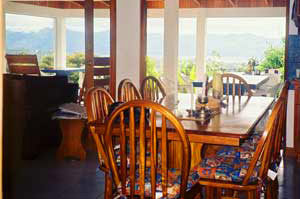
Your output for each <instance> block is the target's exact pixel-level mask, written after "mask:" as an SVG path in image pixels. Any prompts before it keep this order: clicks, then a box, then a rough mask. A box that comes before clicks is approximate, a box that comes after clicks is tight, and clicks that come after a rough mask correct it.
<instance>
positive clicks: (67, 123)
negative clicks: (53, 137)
mask: <svg viewBox="0 0 300 199" xmlns="http://www.w3.org/2000/svg"><path fill="white" fill-rule="evenodd" d="M84 124H85V120H83V119H60V120H59V125H60V129H61V132H62V141H61V144H60V146H59V148H58V150H57V154H56V157H57V159H58V160H63V159H64V158H65V157H73V158H76V159H79V160H85V157H86V152H85V150H84V148H83V147H82V143H81V135H82V130H83V128H84Z"/></svg>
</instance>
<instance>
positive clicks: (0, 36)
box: [0, 1, 4, 199]
mask: <svg viewBox="0 0 300 199" xmlns="http://www.w3.org/2000/svg"><path fill="white" fill-rule="evenodd" d="M0 27H1V29H0V64H3V63H4V28H3V27H4V12H3V1H1V2H0ZM3 68H4V67H0V121H1V122H0V177H1V178H0V199H2V197H3V190H2V143H3V142H2V140H3V128H2V125H3V124H2V121H3V116H2V113H3Z"/></svg>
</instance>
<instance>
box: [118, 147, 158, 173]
mask: <svg viewBox="0 0 300 199" xmlns="http://www.w3.org/2000/svg"><path fill="white" fill-rule="evenodd" d="M127 146H129V145H127ZM114 152H115V160H116V163H117V165H118V166H121V158H120V145H116V146H115V147H114ZM129 153H130V151H129V149H127V168H129V167H130V158H129ZM136 155H137V157H138V156H139V151H137V153H136ZM150 158H151V153H150V146H149V147H148V145H147V148H146V167H150V165H151V159H150ZM157 162H158V165H161V153H160V151H158V153H157ZM138 164H139V158H137V162H136V165H138Z"/></svg>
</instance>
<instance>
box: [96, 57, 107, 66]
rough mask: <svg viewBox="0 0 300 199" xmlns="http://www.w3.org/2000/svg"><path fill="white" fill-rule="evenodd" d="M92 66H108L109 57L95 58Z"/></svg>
mask: <svg viewBox="0 0 300 199" xmlns="http://www.w3.org/2000/svg"><path fill="white" fill-rule="evenodd" d="M94 65H95V66H109V65H110V58H109V57H95V58H94Z"/></svg>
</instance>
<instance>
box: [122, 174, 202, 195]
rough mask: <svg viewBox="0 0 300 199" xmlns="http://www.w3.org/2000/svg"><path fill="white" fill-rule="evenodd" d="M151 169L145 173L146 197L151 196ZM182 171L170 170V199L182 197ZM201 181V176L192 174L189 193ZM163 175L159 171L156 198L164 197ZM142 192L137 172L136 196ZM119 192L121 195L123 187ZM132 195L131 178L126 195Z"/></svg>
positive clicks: (188, 187) (188, 186) (189, 181)
mask: <svg viewBox="0 0 300 199" xmlns="http://www.w3.org/2000/svg"><path fill="white" fill-rule="evenodd" d="M150 172H151V170H150V168H146V171H145V176H146V177H145V196H146V197H150V196H151V178H150ZM180 174H181V171H180V170H179V169H174V168H172V169H169V170H168V198H169V199H171V198H178V197H179V195H180V184H181V175H180ZM198 180H199V175H198V174H197V173H195V172H191V173H190V175H189V179H188V185H187V191H189V190H190V189H191V188H192V187H193V185H195V184H197V182H198ZM161 183H162V175H161V170H160V169H157V175H156V198H160V199H162V198H164V197H162V187H161ZM139 191H140V182H139V172H138V171H137V172H136V183H135V194H136V195H138V194H139ZM118 192H119V193H121V187H118ZM129 193H130V181H129V177H128V178H127V182H126V195H129ZM121 198H124V199H125V198H126V196H121Z"/></svg>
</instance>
